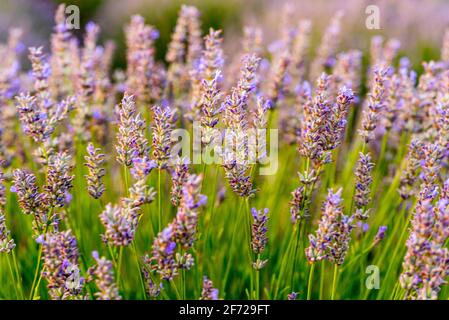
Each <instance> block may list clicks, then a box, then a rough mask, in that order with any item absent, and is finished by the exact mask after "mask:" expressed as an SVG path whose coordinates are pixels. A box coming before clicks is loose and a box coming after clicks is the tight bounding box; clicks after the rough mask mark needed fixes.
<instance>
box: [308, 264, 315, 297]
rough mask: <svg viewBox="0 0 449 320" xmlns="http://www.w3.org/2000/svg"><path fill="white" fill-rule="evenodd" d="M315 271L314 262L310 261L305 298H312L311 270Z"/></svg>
mask: <svg viewBox="0 0 449 320" xmlns="http://www.w3.org/2000/svg"><path fill="white" fill-rule="evenodd" d="M314 271H315V263H312V264H311V266H310V271H309V281H308V284H307V300H312V281H313V272H314Z"/></svg>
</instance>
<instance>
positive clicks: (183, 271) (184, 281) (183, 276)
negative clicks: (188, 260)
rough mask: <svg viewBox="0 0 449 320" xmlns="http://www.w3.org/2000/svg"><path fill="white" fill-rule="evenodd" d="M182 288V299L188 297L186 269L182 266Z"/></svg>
mask: <svg viewBox="0 0 449 320" xmlns="http://www.w3.org/2000/svg"><path fill="white" fill-rule="evenodd" d="M181 281H182V283H181V285H182V286H181V289H182V300H185V299H186V270H185V269H184V268H182V270H181Z"/></svg>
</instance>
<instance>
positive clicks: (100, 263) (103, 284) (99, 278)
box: [88, 251, 121, 300]
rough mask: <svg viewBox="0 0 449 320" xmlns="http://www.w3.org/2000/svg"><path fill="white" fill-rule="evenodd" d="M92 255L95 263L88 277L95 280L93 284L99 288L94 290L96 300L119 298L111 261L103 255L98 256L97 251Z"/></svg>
mask: <svg viewBox="0 0 449 320" xmlns="http://www.w3.org/2000/svg"><path fill="white" fill-rule="evenodd" d="M92 257H93V258H94V259H95V261H96V263H97V265H96V266H94V267H92V268H90V269H89V270H88V273H89V276H90V278H92V280H95V285H96V286H97V288H98V290H99V291H98V292H95V294H94V295H95V297H96V298H97V299H98V300H121V296H120V294H119V291H118V287H117V284H116V283H115V279H114V268H113V266H112V262H111V261H109V260H107V259H106V258H105V257H100V256H99V254H98V252H97V251H94V252H92ZM89 280H90V279H89Z"/></svg>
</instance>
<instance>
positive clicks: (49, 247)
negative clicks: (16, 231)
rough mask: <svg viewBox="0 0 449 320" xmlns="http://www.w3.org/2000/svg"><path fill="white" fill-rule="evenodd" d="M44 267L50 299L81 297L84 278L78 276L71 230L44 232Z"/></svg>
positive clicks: (76, 249) (77, 255) (43, 272)
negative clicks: (52, 232)
mask: <svg viewBox="0 0 449 320" xmlns="http://www.w3.org/2000/svg"><path fill="white" fill-rule="evenodd" d="M42 253H43V257H42V259H43V261H44V268H43V270H44V271H42V277H43V278H44V279H46V280H47V282H48V285H47V288H48V292H49V295H50V297H51V298H52V299H54V300H59V299H81V298H82V296H81V292H82V289H83V284H84V279H83V278H82V277H81V276H80V269H79V264H78V260H79V253H78V247H77V242H76V238H75V237H74V236H73V235H72V233H71V231H70V230H68V231H65V232H58V233H54V234H46V235H45V238H44V240H43V241H42Z"/></svg>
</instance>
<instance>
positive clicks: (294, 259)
mask: <svg viewBox="0 0 449 320" xmlns="http://www.w3.org/2000/svg"><path fill="white" fill-rule="evenodd" d="M299 226H300V224H299V223H297V224H296V230H295V231H296V239H295V251H294V252H295V253H294V254H293V266H292V275H291V279H290V289H291V291H294V281H295V271H296V260H297V258H298V247H299V238H300V237H301V232H300V228H299Z"/></svg>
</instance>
